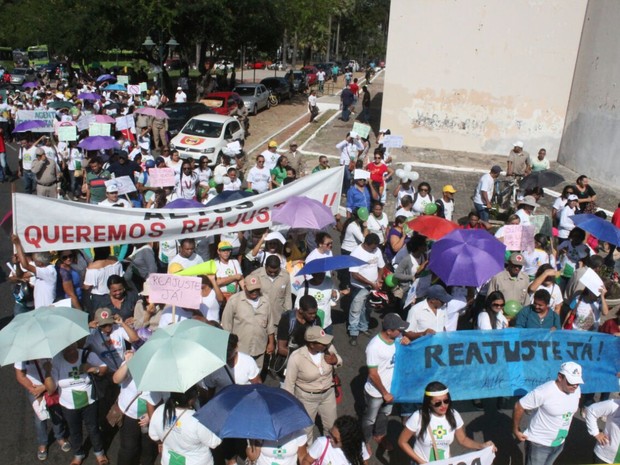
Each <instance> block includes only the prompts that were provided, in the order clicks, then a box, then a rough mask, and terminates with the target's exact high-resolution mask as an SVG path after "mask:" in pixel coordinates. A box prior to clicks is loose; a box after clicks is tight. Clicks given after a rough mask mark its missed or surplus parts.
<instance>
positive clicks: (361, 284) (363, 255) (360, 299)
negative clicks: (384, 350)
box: [349, 233, 385, 346]
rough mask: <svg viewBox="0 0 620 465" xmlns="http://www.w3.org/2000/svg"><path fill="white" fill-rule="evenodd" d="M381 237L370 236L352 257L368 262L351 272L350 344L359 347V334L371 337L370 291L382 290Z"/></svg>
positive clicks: (352, 268)
mask: <svg viewBox="0 0 620 465" xmlns="http://www.w3.org/2000/svg"><path fill="white" fill-rule="evenodd" d="M379 244H380V241H379V236H377V235H376V234H374V233H370V234H368V235H367V236H366V237H365V238H364V242H362V243H361V244H360V245H358V246H357V247H356V248H355V250H353V252H351V256H352V257H355V258H359V259H360V260H362V261H364V262H366V265H362V266H354V267H351V268H350V269H349V271H350V272H351V307H350V308H349V336H350V338H349V344H351V345H352V346H356V345H357V336H358V335H359V333H364V334H366V335H370V333H369V332H368V317H367V316H366V299H367V298H368V294H370V291H372V290H375V291H378V290H379V289H381V284H382V282H381V280H380V278H379V276H381V274H382V272H383V268H384V267H385V262H384V261H383V254H382V253H381V250H380V249H379Z"/></svg>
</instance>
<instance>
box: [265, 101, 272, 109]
mask: <svg viewBox="0 0 620 465" xmlns="http://www.w3.org/2000/svg"><path fill="white" fill-rule="evenodd" d="M265 107H266V108H267V110H269V109H270V108H271V101H270V100H269V99H267V105H266V106H265Z"/></svg>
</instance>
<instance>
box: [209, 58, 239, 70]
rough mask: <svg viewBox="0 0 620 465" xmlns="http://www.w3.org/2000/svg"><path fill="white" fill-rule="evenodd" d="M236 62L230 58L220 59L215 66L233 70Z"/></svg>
mask: <svg viewBox="0 0 620 465" xmlns="http://www.w3.org/2000/svg"><path fill="white" fill-rule="evenodd" d="M234 67H235V64H234V63H233V62H232V61H229V60H220V61H218V62H217V63H215V65H214V68H215V69H224V68H226V69H227V70H229V71H230V70H232V69H234Z"/></svg>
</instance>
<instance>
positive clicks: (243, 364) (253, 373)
mask: <svg viewBox="0 0 620 465" xmlns="http://www.w3.org/2000/svg"><path fill="white" fill-rule="evenodd" d="M258 375H260V369H259V368H258V365H257V364H256V361H255V360H254V359H253V358H252V357H251V356H249V355H248V354H244V353H243V352H237V363H235V369H234V376H235V384H250V380H251V379H254V378H256V377H257V376H258Z"/></svg>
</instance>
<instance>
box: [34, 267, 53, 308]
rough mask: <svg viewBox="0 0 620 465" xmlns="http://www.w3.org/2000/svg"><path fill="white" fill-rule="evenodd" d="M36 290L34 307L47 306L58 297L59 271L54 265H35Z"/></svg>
mask: <svg viewBox="0 0 620 465" xmlns="http://www.w3.org/2000/svg"><path fill="white" fill-rule="evenodd" d="M35 268H36V270H35V274H34V275H35V278H36V281H35V283H34V290H33V292H32V295H33V297H34V308H39V307H45V306H46V305H51V304H52V303H54V300H55V299H56V280H57V277H58V273H57V272H56V267H55V266H54V265H47V266H46V267H38V266H37V267H35Z"/></svg>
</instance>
